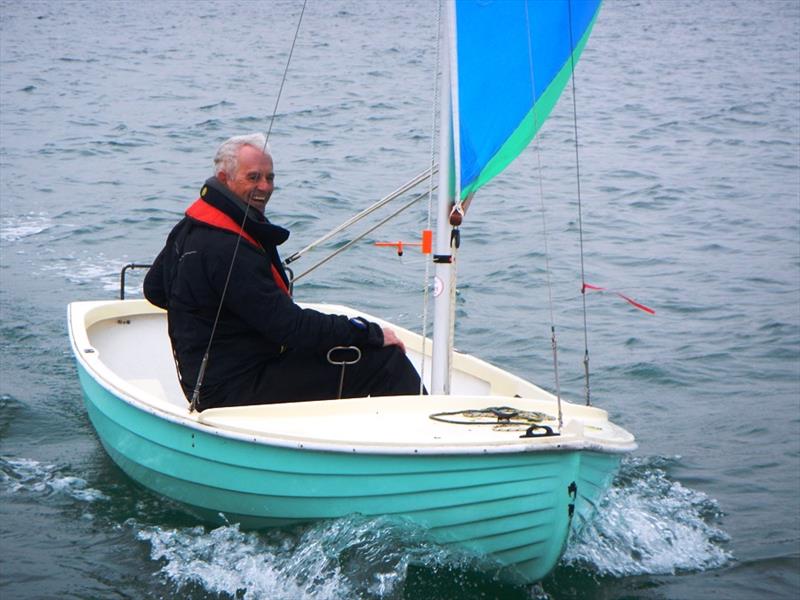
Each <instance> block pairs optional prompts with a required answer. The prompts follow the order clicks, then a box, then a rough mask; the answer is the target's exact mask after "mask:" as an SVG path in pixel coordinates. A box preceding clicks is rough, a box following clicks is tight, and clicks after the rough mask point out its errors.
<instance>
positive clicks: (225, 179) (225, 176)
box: [217, 171, 228, 185]
mask: <svg viewBox="0 0 800 600" xmlns="http://www.w3.org/2000/svg"><path fill="white" fill-rule="evenodd" d="M217 179H218V180H219V182H220V183H222V184H224V185H228V174H227V173H226V172H225V171H220V172H219V173H217Z"/></svg>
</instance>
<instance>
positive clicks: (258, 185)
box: [217, 146, 275, 215]
mask: <svg viewBox="0 0 800 600" xmlns="http://www.w3.org/2000/svg"><path fill="white" fill-rule="evenodd" d="M217 179H219V180H220V181H221V182H222V183H224V184H225V185H226V186H228V188H229V189H230V190H231V191H232V192H233V193H234V194H236V195H237V196H239V198H241V199H242V200H243V201H244V202H246V203H247V204H249V205H250V206H252V207H253V208H254V209H256V210H257V211H258V212H259V213H260V214H262V215H263V214H264V209H265V208H266V206H267V202H269V197H270V196H271V195H272V192H273V190H274V189H275V172H274V171H273V168H272V158H270V157H269V156H268V155H266V154H264V153H263V152H262V151H261V150H260V149H258V148H255V147H254V146H242V147H241V148H240V149H239V152H238V154H237V156H236V170H235V172H234V173H233V175H229V174H228V173H226V172H225V171H220V172H219V173H217Z"/></svg>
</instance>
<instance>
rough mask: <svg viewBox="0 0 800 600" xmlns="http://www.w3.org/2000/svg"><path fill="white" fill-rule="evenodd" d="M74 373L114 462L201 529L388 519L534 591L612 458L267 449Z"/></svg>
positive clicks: (588, 507) (581, 453)
mask: <svg viewBox="0 0 800 600" xmlns="http://www.w3.org/2000/svg"><path fill="white" fill-rule="evenodd" d="M78 373H79V377H80V381H81V384H82V386H83V390H84V399H85V403H86V408H87V411H88V414H89V418H90V419H91V421H92V424H93V425H94V427H95V430H96V431H97V434H98V436H99V438H100V441H101V442H102V444H103V446H104V447H105V449H106V450H107V452H108V454H109V455H110V456H111V458H112V459H113V460H114V462H115V463H117V464H118V465H119V466H120V467H121V468H122V470H123V471H125V472H126V473H127V474H128V475H129V476H130V477H131V478H133V479H134V480H136V481H137V482H139V483H140V484H142V485H143V486H145V487H147V488H149V489H151V490H153V491H154V492H156V493H158V494H161V495H163V496H166V497H168V498H171V499H173V500H175V501H178V502H180V503H182V504H185V505H186V506H187V507H188V508H189V510H190V511H191V512H193V513H194V514H196V515H198V516H200V517H201V518H203V519H204V520H206V521H208V522H212V523H225V522H229V523H234V522H238V523H241V525H242V527H244V528H250V529H255V528H263V527H269V526H279V525H284V524H289V523H295V522H302V521H310V520H319V519H329V518H336V517H342V516H345V515H349V514H361V515H365V516H372V515H396V516H398V517H402V518H405V519H408V520H410V521H412V522H413V523H415V524H417V525H419V526H421V527H423V528H425V529H426V530H427V531H429V532H430V536H431V538H432V539H433V540H434V541H436V542H438V543H442V544H455V545H458V546H459V547H461V548H466V549H468V550H471V551H474V552H475V553H477V554H479V555H482V556H488V557H491V558H492V559H494V560H495V561H496V562H497V563H498V566H499V568H500V573H501V576H503V577H504V578H506V579H509V580H512V581H524V582H535V581H538V580H540V579H542V578H543V577H544V576H546V575H547V574H548V573H549V572H550V571H551V570H552V569H553V568H554V567H555V565H556V563H557V562H558V560H559V558H560V557H561V554H562V553H563V550H564V546H565V544H566V540H567V538H568V535H569V532H570V530H571V529H573V528H577V527H580V526H581V525H582V523H583V522H585V521H586V520H587V519H588V518H590V516H591V513H592V511H593V507H594V506H595V505H596V503H597V502H598V501H599V499H600V496H602V494H603V493H604V492H605V490H606V489H607V487H608V485H609V483H610V480H611V478H612V477H613V475H614V473H615V472H616V469H617V467H618V465H619V461H620V459H621V456H620V455H619V454H613V453H610V454H609V453H600V452H592V451H588V450H574V451H570V450H561V451H553V452H520V453H506V454H477V453H476V454H442V455H436V454H419V455H417V454H396V453H395V454H377V453H374V454H362V453H351V452H344V451H342V452H336V451H318V450H303V449H296V448H289V447H284V446H277V445H270V444H265V443H263V442H257V441H255V440H254V441H247V440H244V439H240V438H236V437H230V436H225V435H221V434H220V433H219V432H218V431H216V430H214V429H213V428H210V427H203V426H202V425H200V426H197V427H191V426H188V425H186V424H184V423H180V422H178V421H173V420H169V419H167V418H164V417H162V416H160V415H158V414H155V413H152V412H149V411H147V410H143V409H142V408H140V407H137V406H135V405H134V404H131V403H129V402H127V401H125V400H124V399H122V398H120V397H118V396H117V395H115V394H114V393H112V392H111V391H109V390H108V389H107V388H106V387H104V386H102V385H100V384H99V383H98V382H97V381H96V380H95V379H94V378H93V377H92V376H91V375H90V374H89V373H88V372H87V371H86V370H85V369H84V367H83V365H82V364H81V363H80V361H79V362H78ZM573 484H574V485H573ZM575 487H576V488H577V493H576V491H575Z"/></svg>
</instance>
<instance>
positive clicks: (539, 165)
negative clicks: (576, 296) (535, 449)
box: [525, 0, 564, 431]
mask: <svg viewBox="0 0 800 600" xmlns="http://www.w3.org/2000/svg"><path fill="white" fill-rule="evenodd" d="M525 26H526V28H527V30H528V66H529V68H530V72H531V106H532V107H533V130H534V131H536V129H537V127H536V126H537V114H536V108H535V106H534V105H535V103H536V77H535V75H534V69H533V45H532V43H531V40H532V35H531V29H530V27H531V22H530V15H529V14H528V1H527V0H525ZM534 148H535V150H536V168H537V171H538V173H539V178H538V179H539V201H540V202H541V215H542V240H543V243H544V268H545V280H546V282H547V304H548V308H549V309H550V345H551V347H552V349H553V376H554V378H555V386H556V400H557V402H558V429H559V431H560V430H561V428H562V426H563V424H564V418H563V413H562V410H561V382H560V379H559V374H558V341H557V339H556V319H555V311H554V310H553V286H552V282H551V280H550V252H549V250H548V246H547V214H546V211H545V203H544V186H543V184H542V179H543V177H542V152H541V145H540V144H539V136H534Z"/></svg>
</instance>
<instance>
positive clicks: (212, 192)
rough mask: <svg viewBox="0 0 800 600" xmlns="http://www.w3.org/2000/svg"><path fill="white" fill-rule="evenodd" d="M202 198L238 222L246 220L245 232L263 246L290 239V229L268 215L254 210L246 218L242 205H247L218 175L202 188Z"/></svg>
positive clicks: (275, 244)
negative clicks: (268, 217) (265, 215)
mask: <svg viewBox="0 0 800 600" xmlns="http://www.w3.org/2000/svg"><path fill="white" fill-rule="evenodd" d="M200 198H202V199H203V200H205V202H206V203H208V204H210V205H211V206H213V207H214V208H216V209H217V210H220V211H222V212H223V213H225V214H226V215H227V216H228V217H230V218H231V219H233V221H235V222H236V223H237V224H241V223H242V221H244V230H245V232H247V233H248V234H250V235H251V236H252V237H253V238H255V239H256V240H258V242H259V243H261V245H262V246H280V245H281V244H282V243H283V242H285V241H286V240H287V239H289V231H288V230H286V229H284V228H283V227H279V226H278V225H273V224H272V223H270V222H269V220H268V219H267V218H266V217H262V215H260V214H258V213H256V212H255V211H253V210H249V211H247V212H248V214H247V218H246V219H245V214H244V210H243V209H242V207H243V206H246V205H244V204H243V203H242V201H241V200H239V199H238V198H237V197H236V196H235V195H234V194H233V192H231V191H230V190H229V189H228V187H227V186H226V185H224V184H223V183H222V182H221V181H219V180H218V179H217V178H216V177H211V178H210V179H208V180H207V181H206V183H205V185H203V189H201V190H200ZM262 219H263V220H262Z"/></svg>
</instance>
